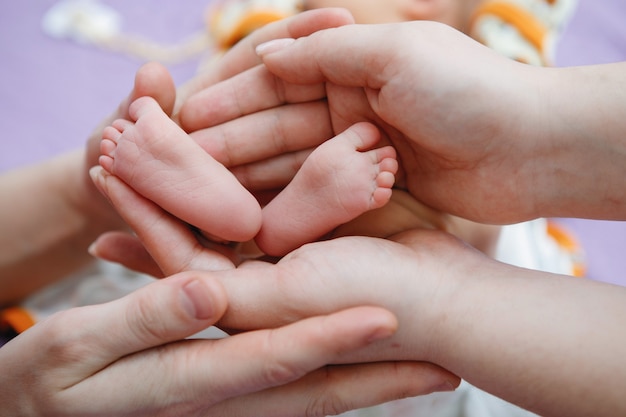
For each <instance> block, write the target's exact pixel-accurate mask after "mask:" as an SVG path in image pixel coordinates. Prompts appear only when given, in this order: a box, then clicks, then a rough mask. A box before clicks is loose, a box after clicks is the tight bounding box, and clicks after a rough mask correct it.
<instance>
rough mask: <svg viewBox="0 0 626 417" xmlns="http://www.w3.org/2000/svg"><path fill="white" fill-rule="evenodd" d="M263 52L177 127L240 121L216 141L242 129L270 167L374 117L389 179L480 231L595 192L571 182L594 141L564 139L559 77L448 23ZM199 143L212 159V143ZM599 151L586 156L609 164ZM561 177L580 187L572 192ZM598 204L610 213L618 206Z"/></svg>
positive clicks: (349, 33)
mask: <svg viewBox="0 0 626 417" xmlns="http://www.w3.org/2000/svg"><path fill="white" fill-rule="evenodd" d="M259 53H260V55H261V56H262V57H263V61H264V63H265V65H266V68H255V69H253V70H251V71H249V72H247V73H244V74H241V75H239V76H237V77H234V78H233V79H231V80H228V81H226V82H224V83H221V84H218V85H215V86H214V87H212V88H209V89H207V90H205V91H203V92H201V93H199V94H197V95H195V96H194V97H191V98H190V99H189V100H188V101H187V103H186V104H185V106H184V107H183V109H182V111H181V120H182V121H183V122H184V124H185V125H187V126H190V127H193V128H194V129H199V128H202V127H204V128H208V127H211V126H214V125H217V124H219V123H223V122H226V121H230V120H232V119H235V118H238V117H241V116H246V117H244V118H242V119H241V120H238V121H236V123H235V122H230V123H227V124H226V125H223V126H222V127H221V129H222V130H224V129H229V130H230V131H231V132H237V135H234V134H228V133H225V135H228V136H230V137H233V139H234V140H231V141H230V142H229V143H228V146H229V147H230V148H232V149H238V148H239V147H240V142H241V141H243V140H245V139H243V138H246V135H244V134H243V132H246V131H247V132H249V133H250V132H252V131H254V134H255V137H256V139H255V143H265V144H266V146H267V148H266V149H265V152H264V153H261V152H258V155H259V156H260V157H262V158H267V157H269V156H271V155H277V154H281V153H284V152H285V151H288V152H293V151H294V150H297V149H303V148H306V147H310V146H315V145H316V144H317V143H318V141H319V140H324V139H326V138H327V137H328V130H329V129H330V130H332V133H333V134H338V133H339V132H341V131H342V130H344V129H346V128H348V127H349V126H351V125H352V124H354V123H356V122H359V121H363V120H367V121H372V122H374V123H375V124H377V125H378V126H379V127H380V128H381V129H382V131H383V133H384V134H385V135H386V137H387V139H388V140H389V141H390V142H391V143H392V144H393V145H394V146H395V147H396V149H397V151H398V154H399V158H400V161H401V168H403V169H404V173H405V175H404V178H402V177H401V176H399V177H398V179H399V181H398V183H399V184H400V185H403V184H402V183H403V182H404V185H405V186H406V187H407V188H408V190H409V191H410V192H411V194H413V195H414V196H415V197H416V198H417V199H418V200H420V201H423V202H425V203H426V204H428V205H430V206H432V207H434V208H437V209H440V210H442V211H444V212H448V213H451V214H455V215H458V216H461V217H465V218H468V219H471V220H475V221H479V222H488V223H509V222H518V221H522V220H527V219H531V218H536V217H540V216H551V215H557V214H558V215H561V216H563V215H571V214H575V213H578V214H581V211H582V210H584V208H586V204H584V202H582V201H581V197H580V195H581V192H580V191H581V188H582V189H583V190H585V189H587V188H589V189H590V190H593V186H592V185H591V182H592V181H590V180H588V179H584V178H580V177H581V176H582V175H581V174H580V171H581V168H582V166H584V162H583V163H581V155H587V154H588V153H586V152H584V151H583V152H581V149H580V144H581V143H583V142H584V143H586V144H588V143H589V142H590V141H589V140H586V141H582V140H581V141H576V142H574V141H572V140H571V135H572V134H573V133H572V131H571V130H568V129H567V128H565V129H564V128H563V127H562V126H567V125H568V122H567V121H565V120H564V117H565V116H564V115H563V114H561V113H559V112H561V111H562V110H563V112H564V109H566V108H568V109H569V108H570V107H571V106H568V103H565V101H567V99H565V100H561V101H557V100H556V99H555V97H556V96H559V94H558V92H559V91H562V90H567V89H568V87H567V86H568V84H567V82H564V81H562V80H559V76H561V75H564V74H563V73H559V72H555V71H557V70H554V69H553V70H546V69H540V68H535V67H531V66H527V65H523V64H520V63H517V62H513V61H510V60H508V59H506V58H503V57H501V56H499V55H497V54H496V53H495V52H493V51H491V50H489V49H488V48H486V47H484V46H482V45H480V44H478V43H477V42H475V41H473V40H471V39H470V38H468V37H466V36H465V35H463V34H461V33H460V32H457V31H455V30H454V29H452V28H450V27H448V26H445V25H443V24H439V23H435V22H425V21H422V22H408V23H400V24H391V25H373V26H361V25H348V26H343V27H340V28H336V29H329V30H323V31H320V32H318V33H315V34H313V35H310V36H307V37H303V38H300V39H297V40H295V41H294V40H293V39H287V40H284V39H283V40H278V41H275V42H273V43H269V44H265V45H262V46H261V47H260V48H259ZM568 74H569V73H568ZM562 78H564V79H565V80H568V79H569V78H568V76H565V77H562ZM569 81H572V79H569ZM579 84H584V83H579ZM570 87H571V86H570ZM555 92H556V94H552V93H555ZM561 96H562V97H566V96H565V95H563V94H561ZM318 99H323V100H327V101H322V102H320V101H316V100H318ZM573 100H575V98H573ZM610 102H611V103H612V102H614V100H612V101H610ZM287 104H293V105H291V106H289V105H287ZM272 108H273V110H272ZM556 109H558V112H556V113H555V111H557V110H556ZM574 113H575V111H574ZM287 114H288V115H289V116H288V117H287V116H286V115H287ZM572 119H573V120H576V117H575V116H573V117H572ZM555 121H556V122H557V123H555ZM596 123H597V122H596ZM612 123H613V121H612ZM611 126H613V125H611ZM617 126H620V124H619V123H617ZM213 129H214V128H213ZM563 130H568V132H569V133H570V134H569V135H568V134H567V132H563ZM208 131H211V129H209V130H208ZM302 132H304V133H302ZM577 134H579V132H578V133H577ZM234 136H237V137H241V138H242V139H240V140H239V141H237V139H235V138H234ZM312 136H314V137H316V138H317V139H315V138H311V137H312ZM325 136H326V137H325ZM331 136H332V134H331ZM581 136H583V135H581ZM197 137H198V138H199V139H198V142H200V143H201V144H203V146H206V147H207V148H208V149H212V147H213V148H214V147H217V146H219V145H216V144H215V143H213V144H208V143H207V144H206V145H204V143H205V142H208V141H205V140H203V137H202V136H201V134H200V133H198V134H197ZM224 147H225V146H224ZM598 148H599V146H597V145H596V146H595V148H594V155H595V154H596V153H597V154H599V155H602V156H603V157H604V158H605V160H606V158H611V156H610V155H607V154H608V152H606V151H605V152H602V151H601V150H600V151H599V150H598ZM605 148H607V147H606V146H605ZM611 149H616V148H615V147H612V148H611ZM215 153H216V154H219V152H215ZM614 153H617V154H620V152H614ZM230 158H231V157H230V156H228V157H224V159H225V160H228V159H230ZM616 158H617V157H612V159H613V160H615V159H616ZM253 160H254V158H247V159H242V160H237V161H236V163H235V165H238V164H240V163H247V162H250V161H253ZM594 160H595V159H594ZM622 165H623V164H622ZM555 166H558V167H559V168H558V169H556V168H554V167H555ZM611 166H612V167H616V166H619V165H618V164H616V163H612V164H611ZM250 170H251V168H248V170H247V171H246V172H245V173H244V174H242V177H243V178H245V179H248V178H251V177H256V181H259V178H260V176H261V175H263V173H264V171H262V170H255V171H254V175H252V174H251V173H250ZM555 171H557V172H555ZM582 171H584V169H583V170H582ZM607 177H608V175H607ZM614 177H616V176H615V175H612V176H610V178H611V179H613V178H614ZM286 180H287V179H285V181H286ZM568 181H569V182H571V183H576V184H580V185H581V187H580V188H576V187H574V188H576V189H572V187H570V186H567V184H568ZM585 185H589V187H587V186H585ZM613 188H614V189H611V190H610V191H611V194H610V195H614V196H615V199H619V200H620V201H621V200H623V198H622V197H619V198H618V196H621V194H620V192H621V190H622V189H621V188H618V187H613ZM622 188H623V187H622ZM593 194H594V195H595V194H599V193H598V192H597V191H594V192H593ZM600 194H602V193H600ZM582 195H585V193H584V192H583V193H582ZM598 197H599V198H602V201H606V202H607V204H602V205H601V206H603V207H607V208H606V209H604V211H606V212H608V211H612V212H613V213H612V216H615V213H614V212H615V204H609V203H610V199H609V198H607V196H606V195H604V194H602V195H600V196H598ZM595 210H596V212H598V211H601V209H598V208H596V209H595ZM588 211H589V210H587V212H588ZM594 215H596V216H602V215H605V216H606V215H607V214H597V213H594Z"/></svg>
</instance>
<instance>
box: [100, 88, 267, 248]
mask: <svg viewBox="0 0 626 417" xmlns="http://www.w3.org/2000/svg"><path fill="white" fill-rule="evenodd" d="M129 115H130V118H131V119H132V120H133V121H134V122H133V121H130V120H123V119H120V120H116V121H115V122H114V123H113V124H112V125H111V126H109V127H107V128H105V129H104V131H103V139H102V143H101V152H102V155H101V157H100V159H99V162H100V165H101V166H102V167H103V168H104V169H105V170H106V171H108V172H109V173H110V174H113V175H115V176H117V177H119V178H120V179H121V180H122V181H124V182H126V183H127V184H128V185H130V186H131V187H132V188H133V189H135V190H136V191H137V192H138V193H140V194H141V195H143V196H144V197H146V198H148V199H150V200H152V201H154V202H155V203H156V204H158V205H159V206H161V207H163V208H164V209H165V210H167V211H168V212H170V213H172V214H173V215H175V216H177V217H179V218H181V219H183V220H185V221H186V222H188V223H190V224H192V225H193V226H196V227H198V228H200V229H201V230H203V231H205V232H207V233H208V234H210V235H211V236H215V237H217V238H219V239H222V240H229V241H246V240H249V239H251V238H253V237H254V236H255V235H256V233H257V231H258V230H259V228H260V226H261V210H260V207H259V204H258V202H257V201H256V199H255V198H254V197H253V196H252V194H250V193H249V192H248V191H247V190H246V189H245V188H244V187H243V186H242V185H241V184H240V183H239V182H238V181H237V179H236V178H235V177H234V176H233V175H232V174H231V173H230V171H228V170H227V169H226V168H225V167H224V166H223V165H221V164H220V163H219V162H217V161H216V160H215V159H213V158H212V157H211V156H210V155H209V154H207V153H206V152H205V151H204V150H202V148H200V147H199V146H198V145H197V144H196V143H195V142H194V141H193V140H192V139H191V138H190V137H189V136H188V135H187V134H186V133H185V132H184V131H183V130H182V129H181V128H180V127H179V126H178V125H176V123H174V122H173V121H172V120H171V119H170V118H169V117H168V116H167V115H166V114H165V113H164V112H163V111H162V110H161V108H160V107H159V105H158V104H157V103H156V102H155V101H154V99H152V98H149V97H142V98H140V99H138V100H136V101H135V102H133V103H132V104H131V106H130V109H129Z"/></svg>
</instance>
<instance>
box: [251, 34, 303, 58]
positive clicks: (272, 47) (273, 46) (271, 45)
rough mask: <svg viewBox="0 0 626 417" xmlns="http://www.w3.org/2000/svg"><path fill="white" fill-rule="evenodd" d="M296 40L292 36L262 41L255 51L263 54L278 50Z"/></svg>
mask: <svg viewBox="0 0 626 417" xmlns="http://www.w3.org/2000/svg"><path fill="white" fill-rule="evenodd" d="M295 41H296V40H295V39H293V38H282V39H274V40H271V41H269V42H265V43H262V44H260V45H258V46H257V47H256V53H257V55H260V56H265V55H268V54H271V53H273V52H276V51H280V50H281V49H284V48H286V47H288V46H289V45H291V44H293V43H294V42H295Z"/></svg>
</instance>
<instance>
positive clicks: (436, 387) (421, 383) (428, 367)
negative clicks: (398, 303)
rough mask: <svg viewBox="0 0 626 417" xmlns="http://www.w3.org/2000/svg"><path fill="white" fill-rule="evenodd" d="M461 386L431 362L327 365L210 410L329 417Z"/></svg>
mask: <svg viewBox="0 0 626 417" xmlns="http://www.w3.org/2000/svg"><path fill="white" fill-rule="evenodd" d="M382 381H384V383H382ZM459 383H460V378H458V377H457V376H456V375H454V374H452V373H450V372H448V371H447V370H445V369H442V368H440V367H438V366H436V365H433V364H430V363H426V362H378V363H369V364H358V365H341V366H326V367H324V368H322V369H320V370H318V371H315V372H313V373H311V374H309V375H307V376H305V377H304V378H301V379H300V380H298V381H296V382H294V383H292V384H289V385H286V386H281V387H277V388H274V389H270V390H264V391H260V392H258V393H254V394H251V395H248V396H245V397H239V398H233V399H231V400H228V401H224V402H222V403H220V404H218V405H217V406H215V407H213V408H212V409H211V412H212V413H214V414H213V415H216V416H229V417H243V416H248V415H250V410H259V414H262V415H268V416H274V417H283V416H284V417H291V416H294V415H298V416H304V415H306V416H310V417H312V416H327V415H335V414H339V413H343V412H345V411H350V410H355V409H359V408H363V407H370V406H373V405H378V404H382V403H386V402H389V401H392V400H397V399H401V398H407V397H415V396H420V395H427V394H430V393H433V392H442V391H453V390H454V389H456V387H458V385H459Z"/></svg>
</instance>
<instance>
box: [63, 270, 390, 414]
mask: <svg viewBox="0 0 626 417" xmlns="http://www.w3.org/2000/svg"><path fill="white" fill-rule="evenodd" d="M165 281H167V280H165ZM396 325H397V323H396V321H395V318H394V316H393V315H392V314H391V313H389V312H387V311H386V310H383V309H380V308H374V307H361V308H356V309H351V310H347V311H342V312H338V313H334V314H331V315H328V316H321V317H314V318H310V319H306V320H302V321H300V322H297V323H293V324H291V325H288V326H285V327H282V328H277V329H271V330H259V331H254V332H249V333H242V334H238V335H236V336H231V337H227V338H222V339H217V340H203V339H196V340H186V341H182V342H178V343H173V344H169V345H167V346H164V347H162V348H160V349H159V350H158V351H157V350H150V351H147V352H141V353H138V354H136V355H131V356H128V357H125V358H124V359H122V360H120V361H118V362H116V363H115V364H114V365H112V366H110V367H108V368H107V369H106V370H104V372H102V373H100V374H97V375H94V377H92V378H91V381H89V382H90V384H88V385H87V384H84V385H82V386H80V385H79V386H75V387H72V389H71V390H72V394H73V396H77V397H80V396H81V395H89V392H90V391H91V392H93V391H95V392H101V390H102V389H104V390H106V391H108V392H109V396H110V397H111V398H118V397H119V398H123V399H125V400H127V399H128V398H130V395H129V393H131V392H132V397H134V398H135V401H136V402H135V404H134V405H133V406H134V407H137V408H138V410H141V411H142V412H141V413H139V412H135V413H134V414H133V415H151V414H150V413H153V414H152V415H160V414H159V413H157V412H156V410H160V409H169V413H165V414H164V415H207V414H208V415H216V414H215V413H213V412H211V411H210V410H211V408H210V407H211V406H213V405H215V404H218V403H220V402H222V401H224V400H227V399H230V398H233V399H235V401H236V398H237V397H239V396H242V395H246V394H249V393H253V392H258V391H261V390H264V389H267V388H270V387H276V386H281V385H284V384H287V383H290V382H292V381H295V380H297V379H299V378H301V377H303V376H305V375H307V374H308V373H310V372H312V371H314V370H316V369H318V368H320V367H323V366H325V365H326V364H327V363H329V362H331V361H332V360H333V359H335V358H336V357H337V355H338V354H340V353H346V352H348V351H351V350H354V349H360V348H363V347H365V346H368V345H370V344H372V343H374V342H375V341H376V340H380V339H382V338H385V337H388V336H390V335H391V334H392V333H393V331H394V330H395V326H396ZM110 381H116V382H117V384H116V385H115V386H114V387H109V388H107V387H106V386H105V384H106V383H107V382H109V383H110ZM154 382H157V383H156V384H155V383H154ZM99 397H100V398H95V399H93V400H92V402H93V404H95V405H97V407H98V409H105V410H107V411H108V412H109V415H117V414H118V413H120V412H121V411H126V412H127V413H128V409H126V410H124V409H123V408H121V407H120V406H119V404H111V402H110V401H107V400H106V397H103V396H99ZM107 407H108V409H107ZM246 408H248V407H246ZM128 414H131V413H128ZM222 415H228V414H222ZM245 415H248V416H255V415H259V410H258V409H249V408H248V409H247V411H246V413H245ZM262 415H263V413H262ZM264 415H267V414H264Z"/></svg>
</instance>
